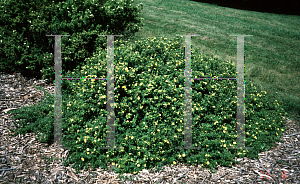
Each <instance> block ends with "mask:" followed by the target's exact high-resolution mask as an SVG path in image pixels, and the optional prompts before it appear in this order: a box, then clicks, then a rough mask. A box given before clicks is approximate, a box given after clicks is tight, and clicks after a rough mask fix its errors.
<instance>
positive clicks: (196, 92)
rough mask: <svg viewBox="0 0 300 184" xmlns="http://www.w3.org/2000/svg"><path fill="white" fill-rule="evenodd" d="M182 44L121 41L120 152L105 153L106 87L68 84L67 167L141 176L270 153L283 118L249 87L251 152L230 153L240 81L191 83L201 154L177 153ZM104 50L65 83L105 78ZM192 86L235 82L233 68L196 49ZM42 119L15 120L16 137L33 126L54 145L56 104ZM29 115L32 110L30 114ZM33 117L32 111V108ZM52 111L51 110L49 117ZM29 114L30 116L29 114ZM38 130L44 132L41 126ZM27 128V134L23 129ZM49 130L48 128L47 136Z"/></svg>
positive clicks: (46, 103) (195, 144) (92, 83)
mask: <svg viewBox="0 0 300 184" xmlns="http://www.w3.org/2000/svg"><path fill="white" fill-rule="evenodd" d="M183 41H184V40H183V38H175V39H174V40H171V41H168V40H167V39H166V38H164V39H162V38H161V39H156V38H149V39H147V40H142V41H138V42H135V43H128V42H127V41H124V40H117V41H116V42H115V49H114V54H115V57H114V64H115V68H114V76H115V91H114V95H115V116H116V119H115V130H116V131H115V147H123V148H124V149H109V150H105V149H100V147H106V89H105V87H106V81H105V80H86V79H84V80H68V81H66V80H64V81H63V82H62V83H63V85H62V94H63V97H62V98H63V105H62V108H63V112H64V113H63V144H64V146H66V147H70V150H69V151H70V154H69V157H68V159H67V160H66V162H65V164H66V165H68V164H71V163H72V164H73V165H72V167H73V168H75V169H81V168H83V167H84V168H86V167H87V166H92V167H102V168H106V169H107V166H108V165H107V164H112V165H114V166H115V168H114V169H115V171H116V172H117V173H128V172H130V173H137V172H139V171H141V170H142V169H144V168H147V169H149V168H152V167H155V166H157V165H158V164H159V163H161V164H172V165H173V164H177V163H178V162H179V161H180V162H182V163H186V164H191V165H199V164H200V165H203V166H204V167H208V168H210V169H212V168H214V167H216V166H217V165H222V166H232V164H233V162H234V158H235V157H244V156H248V157H250V158H257V156H258V155H257V154H258V153H259V152H260V151H262V150H266V149H268V148H270V147H271V146H273V145H274V143H275V142H276V141H279V140H280V139H279V137H280V135H281V133H282V131H284V130H285V127H284V123H283V119H282V116H283V115H284V113H285V112H284V110H283V109H282V108H281V107H280V104H279V102H276V101H275V102H269V101H268V96H267V95H266V92H257V91H256V89H255V87H253V85H252V84H251V83H248V82H247V81H246V98H245V108H246V114H245V120H246V125H245V132H246V134H245V139H246V141H245V146H246V147H253V148H254V149H249V150H240V149H228V147H233V146H234V145H235V144H236V139H237V135H236V130H235V129H236V109H237V102H236V101H237V99H236V97H237V96H236V94H237V90H236V85H237V84H236V80H193V82H192V89H193V90H192V109H193V110H192V116H193V129H192V139H193V144H192V146H193V147H201V149H200V150H193V149H175V147H183V146H184V93H185V90H184V84H185V77H184V69H185V61H184V48H183V47H182V46H181V43H183ZM106 53H107V50H106V49H102V48H100V47H99V48H98V49H97V51H96V52H95V53H94V56H93V57H91V58H87V59H86V65H85V66H78V67H77V68H76V70H75V71H74V72H68V73H67V74H66V76H64V77H76V78H78V77H87V78H95V77H97V78H106V75H107V70H106V67H107V60H106ZM192 70H193V72H192V74H193V75H192V78H199V77H219V78H226V77H228V78H229V77H230V78H231V77H232V78H235V77H236V67H235V66H234V65H233V64H230V63H228V62H222V61H219V60H218V59H216V58H212V57H209V56H207V55H204V54H202V53H199V51H198V50H194V49H192ZM43 103H44V104H43V106H44V109H45V110H43V111H44V112H43V113H41V114H39V118H38V121H31V122H32V123H30V124H29V125H27V124H26V122H28V121H26V119H27V120H28V119H29V117H31V120H33V119H32V116H37V115H36V114H33V115H32V114H29V115H28V114H27V115H25V114H23V113H20V112H21V109H18V110H15V111H11V112H13V113H14V114H18V113H19V115H17V116H15V118H19V119H24V120H22V121H19V122H20V126H19V129H18V130H17V131H18V132H25V130H26V131H29V128H25V127H28V126H30V127H31V128H33V127H45V128H44V129H39V130H37V129H35V131H36V132H40V133H42V134H45V135H46V136H44V137H46V138H45V139H44V140H43V141H49V142H51V141H53V139H51V138H53V131H48V132H45V130H46V129H47V130H53V127H51V126H53V119H52V117H53V104H54V97H53V96H48V101H47V100H45V101H43ZM28 109H30V107H29V108H28ZM31 109H33V107H31ZM46 109H47V110H46ZM28 112H29V113H30V111H29V110H28ZM37 125H39V126H37ZM21 127H22V128H21ZM50 127H51V128H50Z"/></svg>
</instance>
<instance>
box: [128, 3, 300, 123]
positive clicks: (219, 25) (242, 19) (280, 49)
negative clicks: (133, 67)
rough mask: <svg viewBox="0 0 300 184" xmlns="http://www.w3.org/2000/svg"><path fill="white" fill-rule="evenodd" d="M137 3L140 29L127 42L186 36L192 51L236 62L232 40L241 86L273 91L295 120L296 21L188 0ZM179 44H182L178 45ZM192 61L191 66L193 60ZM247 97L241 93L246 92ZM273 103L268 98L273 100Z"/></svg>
mask: <svg viewBox="0 0 300 184" xmlns="http://www.w3.org/2000/svg"><path fill="white" fill-rule="evenodd" d="M139 3H143V5H144V9H143V10H142V12H141V13H140V14H139V16H140V17H142V18H144V23H145V25H144V27H143V29H142V30H140V31H139V32H138V33H136V34H135V37H134V38H133V39H132V40H131V41H136V40H138V39H146V38H148V37H158V38H159V37H166V38H169V39H172V38H174V37H175V36H176V35H186V34H198V35H200V36H192V47H193V49H200V51H201V52H203V53H206V54H213V56H214V57H217V58H219V59H221V60H222V61H229V62H233V63H236V61H237V37H234V36H228V35H238V34H240V35H253V36H246V37H245V39H244V40H245V42H244V51H245V52H244V56H245V57H244V63H245V82H247V81H252V82H253V83H254V85H255V86H256V88H257V89H258V91H266V92H267V93H269V94H270V93H275V92H277V96H276V100H282V101H283V103H284V109H285V110H286V111H287V112H288V113H289V115H290V116H292V117H296V118H297V116H298V118H299V116H300V105H299V104H300V82H299V79H300V53H299V49H300V16H296V15H283V14H274V13H264V12H256V11H246V10H239V9H233V8H228V7H222V6H217V5H212V4H208V3H200V2H196V1H192V0H134V2H133V4H135V5H136V4H139ZM182 44H183V45H184V43H182ZM195 62H196V61H195ZM245 93H246V97H245V98H247V89H246V92H245ZM274 100H275V99H270V101H274Z"/></svg>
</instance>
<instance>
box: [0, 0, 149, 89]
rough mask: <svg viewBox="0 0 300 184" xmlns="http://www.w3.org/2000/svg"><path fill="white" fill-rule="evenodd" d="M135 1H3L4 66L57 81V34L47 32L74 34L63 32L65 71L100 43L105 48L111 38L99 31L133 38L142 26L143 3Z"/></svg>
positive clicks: (0, 32) (0, 42)
mask: <svg viewBox="0 0 300 184" xmlns="http://www.w3.org/2000/svg"><path fill="white" fill-rule="evenodd" d="M131 3H133V0H114V1H107V0H84V1H83V0H75V1H73V0H66V1H65V2H61V1H57V0H55V1H53V2H52V1H45V2H41V1H36V0H20V1H14V0H6V1H4V2H2V1H1V2H0V6H1V8H0V24H1V25H3V26H1V28H0V47H1V48H2V49H1V50H0V56H1V57H0V63H1V64H0V71H5V72H7V71H14V72H20V73H22V75H23V76H25V77H36V78H43V79H48V82H49V83H53V81H54V78H55V74H54V55H53V53H54V43H55V39H54V36H46V35H50V34H54V35H55V34H60V35H70V36H62V37H61V46H62V52H61V53H62V55H61V57H62V63H63V65H62V69H63V71H62V72H63V74H65V73H66V71H69V70H70V71H73V69H74V68H75V67H76V66H77V65H84V59H85V58H87V57H91V56H92V55H93V52H94V50H95V48H97V47H102V48H106V41H107V40H106V38H105V37H102V36H99V35H101V34H102V35H107V34H123V35H125V37H128V36H130V35H132V34H133V33H135V32H137V31H138V30H139V29H140V28H141V27H142V26H143V23H142V19H141V18H138V14H139V12H140V11H141V9H142V8H143V7H142V4H140V5H138V6H133V5H132V4H131ZM125 32H126V33H125Z"/></svg>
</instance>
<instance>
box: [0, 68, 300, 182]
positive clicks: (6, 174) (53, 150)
mask: <svg viewBox="0 0 300 184" xmlns="http://www.w3.org/2000/svg"><path fill="white" fill-rule="evenodd" d="M0 79H1V80H0V111H1V112H0V113H1V114H0V130H1V137H0V182H1V183H43V184H48V183H49V184H50V183H51V184H52V183H53V184H54V183H55V184H57V183H89V184H90V183H111V184H117V183H200V184H201V183H278V184H279V183H293V184H297V183H300V149H299V138H300V133H299V123H297V122H295V121H291V120H289V119H287V118H285V117H284V118H285V120H286V126H287V130H286V131H285V132H284V134H283V135H282V136H281V139H282V140H284V142H283V143H277V146H276V147H274V148H273V149H271V150H269V151H265V152H261V153H260V158H259V159H258V160H254V159H249V158H246V157H245V158H236V160H237V161H240V162H239V164H235V165H233V166H232V167H231V168H229V167H221V166H219V167H218V169H217V170H216V171H217V172H216V173H212V172H210V171H209V170H207V169H205V168H202V167H200V166H199V167H194V166H189V165H184V164H181V163H180V164H178V165H176V166H170V165H165V166H163V167H162V169H161V170H157V171H156V170H155V169H154V168H153V169H150V170H143V172H139V173H138V174H136V175H134V178H135V179H134V180H132V181H130V180H128V179H127V180H125V179H121V178H119V177H118V174H115V173H114V172H113V171H112V170H110V169H109V170H107V171H104V170H103V169H101V168H97V169H94V170H93V169H89V170H88V171H84V170H81V171H80V172H79V173H78V174H75V170H74V169H72V168H71V167H65V166H63V165H62V162H63V159H66V157H67V156H68V150H66V149H64V148H61V147H59V146H56V145H55V144H53V145H47V144H43V143H39V141H38V140H37V139H36V138H35V134H34V133H28V134H26V135H19V136H17V137H13V136H11V132H10V130H9V128H14V127H15V125H16V124H17V122H16V121H14V120H12V119H11V116H10V115H9V114H8V112H9V110H11V109H14V108H20V107H23V106H25V105H31V104H35V103H38V102H39V100H40V99H41V97H42V96H43V95H44V94H43V92H42V91H39V90H37V89H35V88H33V87H32V85H33V84H34V85H37V86H41V87H44V88H46V89H47V90H48V91H49V92H50V93H51V94H53V93H54V86H53V85H52V86H51V85H47V84H45V82H44V81H42V80H39V81H36V80H27V79H25V78H23V77H22V76H21V75H20V74H14V75H6V74H2V75H0ZM51 157H52V158H56V159H54V160H51V159H49V158H51ZM109 167H110V168H111V166H109ZM124 175H126V176H133V174H124ZM136 177H137V178H136Z"/></svg>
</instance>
